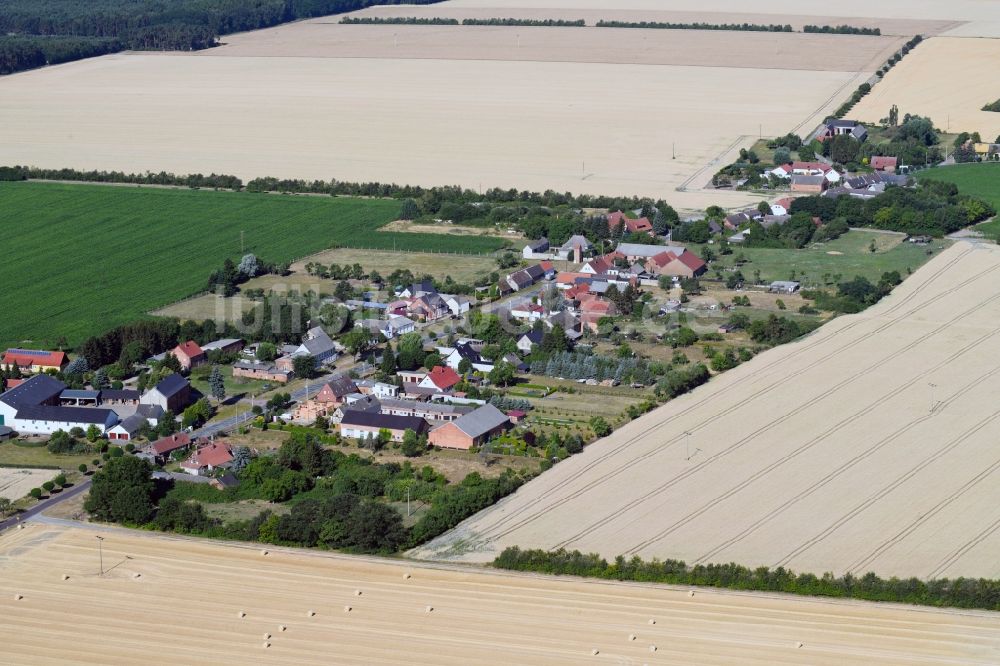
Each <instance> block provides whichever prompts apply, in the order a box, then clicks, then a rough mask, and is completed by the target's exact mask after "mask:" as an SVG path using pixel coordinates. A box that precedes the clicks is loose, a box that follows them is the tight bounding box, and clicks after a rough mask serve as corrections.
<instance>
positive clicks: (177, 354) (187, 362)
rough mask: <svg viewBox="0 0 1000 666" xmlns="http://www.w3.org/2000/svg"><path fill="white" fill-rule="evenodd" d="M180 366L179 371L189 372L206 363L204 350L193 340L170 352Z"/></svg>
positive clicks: (206, 358)
mask: <svg viewBox="0 0 1000 666" xmlns="http://www.w3.org/2000/svg"><path fill="white" fill-rule="evenodd" d="M170 353H171V354H173V355H174V358H176V359H177V361H178V362H179V363H180V364H181V369H183V370H191V369H193V368H197V367H198V366H200V365H205V364H206V363H208V357H207V356H206V355H205V352H204V350H203V349H202V348H201V347H199V346H198V343H196V342H195V341H194V340H188V341H187V342H182V343H181V344H179V345H177V346H176V347H174V348H173V349H172V350H171V352H170Z"/></svg>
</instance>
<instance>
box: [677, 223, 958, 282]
mask: <svg viewBox="0 0 1000 666" xmlns="http://www.w3.org/2000/svg"><path fill="white" fill-rule="evenodd" d="M901 238H902V236H900V235H894V234H885V233H878V232H874V231H850V232H848V233H847V234H845V235H843V236H841V237H840V238H838V239H836V240H833V241H830V242H828V243H814V244H812V245H810V246H809V247H806V248H803V249H801V250H785V249H766V248H741V247H739V246H738V245H733V253H732V254H729V255H726V256H724V257H720V258H718V259H716V260H715V261H713V262H712V264H711V265H710V267H709V271H708V273H707V274H706V276H707V277H714V276H715V270H716V269H723V268H726V267H731V266H732V265H733V262H734V261H735V259H736V257H738V256H739V255H740V254H741V253H742V254H743V255H744V256H745V257H746V258H747V259H748V260H749V261H748V263H746V264H744V265H743V266H742V268H741V271H742V272H743V275H744V276H746V277H747V278H748V279H753V277H754V271H755V270H758V271H760V279H761V281H763V282H771V281H774V280H796V281H798V282H801V283H802V285H803V287H806V288H808V287H812V286H817V285H823V284H825V283H828V282H830V281H834V282H836V281H837V277H836V276H838V275H839V276H840V279H841V280H848V279H851V278H853V277H854V276H856V275H860V276H862V277H866V278H868V279H869V280H872V281H878V278H879V277H881V275H882V273H884V272H886V271H899V273H900V275H902V276H903V277H904V278H905V277H906V276H907V274H908V269H909V271H915V270H917V268H919V267H920V266H921V265H923V264H924V263H925V262H926V261H928V260H929V259H930V258H931V256H933V255H936V254H937V253H938V252H940V251H941V250H942V249H944V248H946V247H948V245H949V244H950V241H944V240H936V241H933V242H932V243H931V244H930V245H926V246H923V245H914V244H911V243H906V242H900V241H901ZM873 240H874V241H875V245H876V251H875V252H874V253H872V252H871V251H870V246H871V242H872V241H873ZM704 247H705V246H697V247H692V250H693V251H695V252H696V253H698V252H701V251H704ZM928 252H931V253H932V254H928ZM725 275H727V273H725V272H723V276H725Z"/></svg>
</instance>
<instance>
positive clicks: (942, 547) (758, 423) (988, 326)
mask: <svg viewBox="0 0 1000 666" xmlns="http://www.w3.org/2000/svg"><path fill="white" fill-rule="evenodd" d="M998 271H1000V248H997V247H995V246H989V245H974V244H968V243H960V244H957V245H955V246H953V247H952V248H950V249H949V250H947V251H945V252H943V253H941V254H939V255H938V256H937V257H936V258H935V259H933V260H932V261H931V262H930V263H928V264H926V265H925V266H924V267H923V268H921V269H920V270H919V271H917V272H916V273H915V274H914V275H913V277H911V278H910V279H908V280H907V281H906V282H904V283H903V284H902V285H901V286H899V287H897V288H896V290H895V291H894V292H893V294H892V295H891V296H889V297H887V298H886V299H884V300H883V301H881V302H880V303H879V304H878V305H876V306H874V307H872V308H870V309H869V310H867V311H865V312H863V313H862V314H859V315H853V316H843V317H839V318H837V319H835V320H834V321H832V322H830V323H829V324H827V325H826V326H824V327H823V328H822V329H820V330H819V331H817V332H815V333H813V334H812V335H811V336H808V337H806V338H804V339H802V340H800V341H798V342H796V343H793V344H790V345H785V346H781V347H778V348H775V349H773V350H770V351H767V352H765V353H763V354H761V355H759V356H757V357H756V358H754V359H753V360H752V361H750V362H747V363H745V364H743V365H741V366H740V367H738V368H736V369H735V370H732V371H729V372H727V373H725V374H723V375H722V376H721V377H718V378H716V379H714V380H713V381H712V382H710V383H709V384H708V385H707V386H704V387H701V388H699V389H697V390H695V391H694V392H692V393H689V394H687V395H685V396H682V397H680V398H678V399H675V400H673V401H671V402H670V403H668V404H667V405H665V406H663V407H661V408H659V409H657V410H655V411H653V412H652V413H650V414H647V415H646V416H643V417H641V418H639V419H637V420H635V421H632V422H631V423H629V424H627V425H625V426H624V427H623V428H621V429H620V430H618V431H617V432H615V433H614V434H613V435H612V436H610V437H608V438H606V439H603V440H600V441H599V442H597V443H595V444H593V445H591V446H589V447H588V448H587V449H585V451H584V452H583V453H582V454H580V455H577V456H574V457H572V458H570V459H568V460H566V461H563V462H561V463H559V464H558V465H556V466H555V467H554V468H553V470H552V471H550V472H548V473H546V474H545V475H543V476H542V477H540V478H539V479H536V480H534V481H532V482H530V483H528V484H527V485H525V486H524V487H522V488H521V489H520V490H519V491H518V492H517V493H516V494H515V495H513V496H512V497H510V498H507V499H506V500H504V501H501V502H500V503H499V504H497V505H496V506H494V507H492V508H490V509H488V510H486V511H484V512H482V513H480V514H479V515H477V516H475V517H473V518H472V519H470V520H468V521H466V522H465V523H463V524H462V525H460V526H459V527H458V528H456V529H455V530H453V531H452V532H450V533H448V534H445V535H443V536H442V537H439V538H438V539H437V540H435V541H433V542H430V543H429V544H427V545H425V546H424V547H422V548H420V549H419V550H418V551H416V554H417V555H418V556H420V557H422V558H430V559H448V560H451V559H455V560H467V561H488V560H491V559H492V558H493V557H495V556H496V555H497V554H498V553H499V552H500V551H501V550H503V548H505V547H507V546H512V545H518V546H521V547H531V548H544V549H555V548H560V547H566V548H569V549H579V550H581V551H583V552H597V553H600V554H602V555H604V556H606V557H612V558H613V557H615V556H617V555H622V554H623V555H625V556H626V557H629V556H632V555H639V556H642V557H643V558H645V559H651V558H653V557H659V558H677V559H683V560H685V561H687V562H688V563H690V564H708V563H713V562H739V563H741V564H744V565H747V566H750V567H753V566H762V565H765V566H771V567H776V566H785V567H788V568H791V569H793V570H795V571H804V572H812V573H816V574H821V573H823V572H827V571H832V572H834V573H835V574H837V575H842V574H845V573H852V574H855V575H861V574H863V573H865V572H867V571H874V572H875V573H877V574H879V575H882V576H917V577H920V578H940V577H952V578H953V577H956V576H973V577H979V576H982V577H987V578H996V577H997V576H1000V564H998V561H997V559H996V557H995V556H994V554H995V552H996V548H997V546H998V544H1000V521H998V519H997V515H996V512H995V507H996V506H997V503H998V499H1000V497H998V495H997V492H998V489H1000V484H998V483H997V482H996V477H995V474H996V472H997V471H998V470H1000V459H997V454H996V451H995V447H994V446H993V442H994V441H995V434H996V432H997V425H996V424H997V418H998V414H1000V413H998V412H997V411H996V407H995V404H994V402H995V401H994V396H995V395H996V391H997V390H1000V381H998V376H1000V375H998V372H1000V367H997V366H996V365H995V364H993V363H987V362H984V359H988V358H992V357H993V356H995V354H993V352H992V350H993V349H994V348H995V346H996V337H997V333H998V330H997V328H996V325H995V322H996V318H997V316H998V314H1000V305H998V303H1000V300H998V299H1000V296H998V295H997V293H996V290H995V288H994V287H995V284H996V276H997V272H998ZM581 516H582V517H583V518H582V519H581Z"/></svg>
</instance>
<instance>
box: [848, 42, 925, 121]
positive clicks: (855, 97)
mask: <svg viewBox="0 0 1000 666" xmlns="http://www.w3.org/2000/svg"><path fill="white" fill-rule="evenodd" d="M923 40H924V38H923V37H922V36H921V35H916V36H915V37H913V39H911V40H910V41H908V42H906V43H905V44H903V47H902V48H901V49H899V51H898V52H896V53H895V54H893V56H892V57H891V58H889V60H888V61H887V62H886V63H885V64H884V65H882V68H881V69H880V70H879V71H878V72H877V74H878V76H879V77H883V76H885V75H886V73H887V72H888V71H889V70H890V69H892V68H893V67H894V66H895V65H896V63H898V62H899V61H900V60H902V59H903V56H905V55H906V54H907V53H909V52H910V51H912V50H913V49H914V47H915V46H916V45H917V44H919V43H920V42H922V41H923ZM871 89H872V87H871V86H870V85H869V84H867V83H862V84H861V85H860V86H858V89H857V90H855V91H854V94H852V95H851V98H850V99H849V100H847V101H846V102H844V103H843V104H841V105H840V108H838V109H837V110H836V111H834V113H833V116H834V118H843V117H844V116H846V115H847V114H848V113H849V112H850V111H851V109H853V108H854V105H855V104H857V103H858V102H860V101H861V98H862V97H864V96H865V95H867V94H868V93H869V92H871Z"/></svg>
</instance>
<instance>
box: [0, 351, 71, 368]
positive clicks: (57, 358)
mask: <svg viewBox="0 0 1000 666" xmlns="http://www.w3.org/2000/svg"><path fill="white" fill-rule="evenodd" d="M65 364H66V352H61V351H40V350H37V349H8V350H7V352H6V353H5V354H4V355H3V361H2V363H0V365H5V366H6V365H19V366H21V367H22V368H29V367H31V366H33V365H41V366H45V367H47V368H61V367H62V366H63V365H65Z"/></svg>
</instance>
